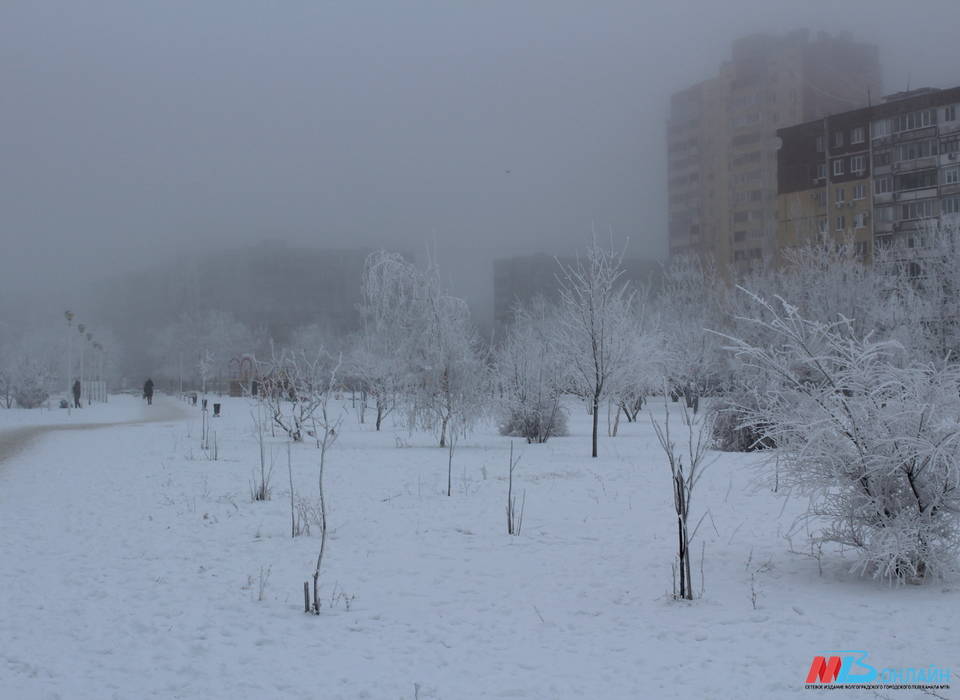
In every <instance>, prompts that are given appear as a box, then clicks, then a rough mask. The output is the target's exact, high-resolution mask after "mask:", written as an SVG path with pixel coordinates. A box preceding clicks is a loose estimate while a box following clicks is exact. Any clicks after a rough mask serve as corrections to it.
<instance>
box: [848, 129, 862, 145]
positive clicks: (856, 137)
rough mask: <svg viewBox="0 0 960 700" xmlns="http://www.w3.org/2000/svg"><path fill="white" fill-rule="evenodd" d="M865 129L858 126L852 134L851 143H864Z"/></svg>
mask: <svg viewBox="0 0 960 700" xmlns="http://www.w3.org/2000/svg"><path fill="white" fill-rule="evenodd" d="M863 141H864V138H863V127H862V126H858V127H856V128H855V129H854V130H853V131H851V132H850V143H863Z"/></svg>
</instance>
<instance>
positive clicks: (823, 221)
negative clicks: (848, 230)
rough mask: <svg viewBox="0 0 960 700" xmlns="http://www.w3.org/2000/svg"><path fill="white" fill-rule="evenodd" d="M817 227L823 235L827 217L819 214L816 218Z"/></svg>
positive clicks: (825, 230)
mask: <svg viewBox="0 0 960 700" xmlns="http://www.w3.org/2000/svg"><path fill="white" fill-rule="evenodd" d="M817 229H818V230H819V231H820V233H821V234H823V235H825V234H826V233H827V217H825V216H821V217H820V218H819V219H817Z"/></svg>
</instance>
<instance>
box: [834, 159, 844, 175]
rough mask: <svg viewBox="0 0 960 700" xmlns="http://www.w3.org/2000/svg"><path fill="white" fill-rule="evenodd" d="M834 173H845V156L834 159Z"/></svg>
mask: <svg viewBox="0 0 960 700" xmlns="http://www.w3.org/2000/svg"><path fill="white" fill-rule="evenodd" d="M833 174H834V175H843V158H837V159H836V160H835V161H833Z"/></svg>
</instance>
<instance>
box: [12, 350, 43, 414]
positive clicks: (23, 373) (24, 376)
mask: <svg viewBox="0 0 960 700" xmlns="http://www.w3.org/2000/svg"><path fill="white" fill-rule="evenodd" d="M47 380H48V378H47V375H46V372H45V371H44V370H43V368H42V367H41V366H40V365H39V364H38V363H36V362H33V361H31V360H29V359H26V358H24V359H22V360H21V361H20V362H19V363H18V365H17V369H16V372H15V375H14V377H13V381H12V384H13V392H12V393H13V398H14V400H15V401H16V402H17V405H18V406H20V408H39V407H40V406H41V405H43V402H44V401H46V400H47V398H48V397H49V396H50V392H49V390H48V389H47Z"/></svg>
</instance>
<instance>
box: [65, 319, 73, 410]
mask: <svg viewBox="0 0 960 700" xmlns="http://www.w3.org/2000/svg"><path fill="white" fill-rule="evenodd" d="M63 317H64V318H65V319H67V412H68V413H69V412H70V411H71V410H72V409H71V408H70V407H71V405H72V404H71V403H70V385H71V384H72V383H73V382H72V379H73V376H72V375H73V358H72V357H71V354H72V352H71V351H72V349H73V334H71V333H70V328H71V327H72V326H73V312H72V311H69V310H68V311H64V312H63Z"/></svg>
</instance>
